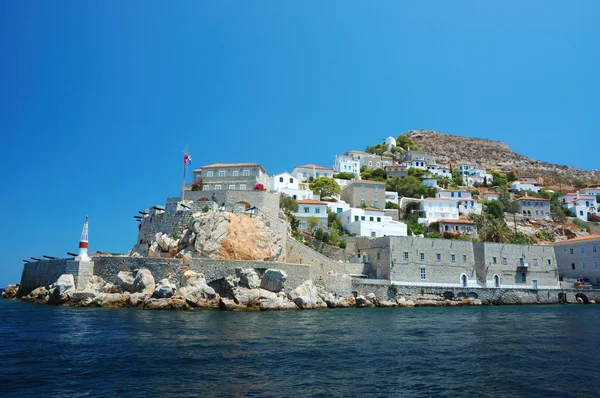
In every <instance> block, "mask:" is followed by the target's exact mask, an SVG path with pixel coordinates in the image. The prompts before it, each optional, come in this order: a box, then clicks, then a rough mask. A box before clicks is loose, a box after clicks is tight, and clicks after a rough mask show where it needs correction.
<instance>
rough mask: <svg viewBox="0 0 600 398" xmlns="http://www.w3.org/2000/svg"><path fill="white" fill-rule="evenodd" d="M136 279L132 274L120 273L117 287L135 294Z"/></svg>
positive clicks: (116, 282) (116, 280) (116, 283)
mask: <svg viewBox="0 0 600 398" xmlns="http://www.w3.org/2000/svg"><path fill="white" fill-rule="evenodd" d="M134 281H135V277H134V276H133V273H132V272H129V271H119V273H118V274H117V277H116V279H115V285H117V286H119V287H120V288H122V289H123V290H124V291H126V292H131V293H133V292H135V286H134Z"/></svg>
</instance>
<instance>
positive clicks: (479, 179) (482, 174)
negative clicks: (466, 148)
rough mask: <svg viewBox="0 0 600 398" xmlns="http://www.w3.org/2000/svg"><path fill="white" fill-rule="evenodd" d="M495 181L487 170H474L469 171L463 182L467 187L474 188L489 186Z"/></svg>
mask: <svg viewBox="0 0 600 398" xmlns="http://www.w3.org/2000/svg"><path fill="white" fill-rule="evenodd" d="M493 179H494V176H492V175H491V174H490V173H488V172H487V170H485V169H480V168H473V169H471V170H469V171H468V175H466V176H463V181H464V182H465V184H467V186H473V185H475V184H486V185H487V184H489V183H491V182H492V180H493Z"/></svg>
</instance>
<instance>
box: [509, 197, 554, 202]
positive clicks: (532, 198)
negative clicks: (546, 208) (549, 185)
mask: <svg viewBox="0 0 600 398" xmlns="http://www.w3.org/2000/svg"><path fill="white" fill-rule="evenodd" d="M520 200H543V201H546V202H549V201H550V199H544V198H536V197H534V196H523V197H521V198H519V199H517V202H518V201H520Z"/></svg>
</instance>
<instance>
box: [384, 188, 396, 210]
mask: <svg viewBox="0 0 600 398" xmlns="http://www.w3.org/2000/svg"><path fill="white" fill-rule="evenodd" d="M385 202H386V203H387V202H392V203H394V204H396V205H397V204H398V192H395V191H385ZM384 207H385V206H384Z"/></svg>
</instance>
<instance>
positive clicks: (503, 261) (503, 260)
mask: <svg viewBox="0 0 600 398" xmlns="http://www.w3.org/2000/svg"><path fill="white" fill-rule="evenodd" d="M502 264H504V265H506V264H507V261H506V257H502Z"/></svg>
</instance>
